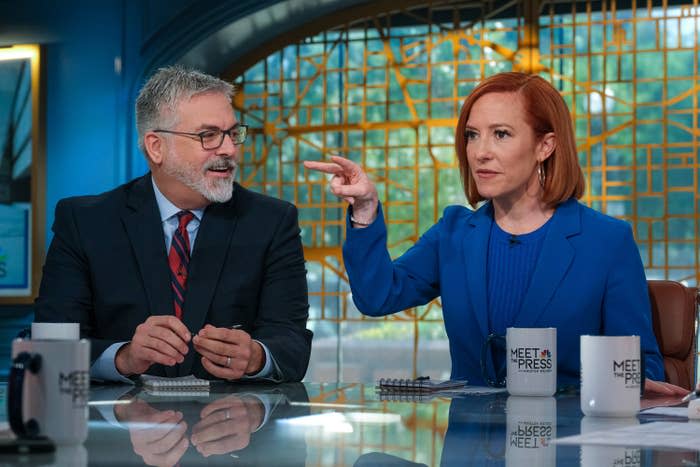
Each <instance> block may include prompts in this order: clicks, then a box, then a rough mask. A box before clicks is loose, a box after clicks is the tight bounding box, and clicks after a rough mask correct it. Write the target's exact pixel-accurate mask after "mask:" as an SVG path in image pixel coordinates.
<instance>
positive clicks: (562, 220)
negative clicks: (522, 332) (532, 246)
mask: <svg viewBox="0 0 700 467" xmlns="http://www.w3.org/2000/svg"><path fill="white" fill-rule="evenodd" d="M551 222H552V223H551V224H550V226H549V230H548V231H547V234H546V235H545V239H544V245H543V247H542V251H541V252H540V257H539V259H538V260H537V264H536V265H535V271H534V272H533V274H532V279H531V280H530V286H529V287H528V289H527V292H526V293H525V297H524V299H523V303H522V306H521V307H520V311H519V312H518V315H517V317H516V319H515V323H517V326H521V327H535V325H536V323H537V320H538V319H539V317H540V316H541V315H542V313H543V312H544V311H545V309H546V307H547V305H548V303H549V301H550V300H551V299H552V295H553V294H554V291H555V290H556V289H557V287H559V284H560V283H561V281H562V279H563V278H564V276H565V275H566V272H567V271H568V270H569V267H570V266H571V263H572V262H573V260H574V256H575V251H574V248H573V246H572V245H571V242H570V241H569V237H571V236H572V235H577V234H578V233H580V231H581V214H580V210H579V205H578V202H577V201H576V200H573V199H571V200H568V201H566V202H564V203H562V204H561V205H559V206H558V207H557V210H556V211H555V213H554V218H553V219H552V220H551Z"/></svg>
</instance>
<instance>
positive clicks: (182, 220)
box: [176, 211, 194, 230]
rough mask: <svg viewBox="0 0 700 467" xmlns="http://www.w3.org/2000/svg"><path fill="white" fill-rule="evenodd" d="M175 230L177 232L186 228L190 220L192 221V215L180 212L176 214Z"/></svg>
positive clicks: (187, 212)
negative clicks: (176, 229)
mask: <svg viewBox="0 0 700 467" xmlns="http://www.w3.org/2000/svg"><path fill="white" fill-rule="evenodd" d="M176 215H177V222H178V223H177V228H178V230H182V229H184V228H186V227H187V224H189V223H190V221H191V220H192V219H194V214H192V213H191V212H190V211H180V212H178V213H177V214H176Z"/></svg>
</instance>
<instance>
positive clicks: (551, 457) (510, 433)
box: [506, 396, 557, 467]
mask: <svg viewBox="0 0 700 467" xmlns="http://www.w3.org/2000/svg"><path fill="white" fill-rule="evenodd" d="M556 438H557V401H556V400H555V399H554V398H553V397H523V396H510V397H508V401H507V402H506V466H523V467H526V466H527V467H529V466H534V465H536V466H538V467H547V466H552V467H553V466H555V465H556V464H557V448H556V446H554V445H552V444H551V443H552V441H554V440H555V439H556Z"/></svg>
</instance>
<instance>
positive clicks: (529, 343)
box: [506, 328, 557, 396]
mask: <svg viewBox="0 0 700 467" xmlns="http://www.w3.org/2000/svg"><path fill="white" fill-rule="evenodd" d="M506 352H507V354H506V360H507V371H508V376H507V377H506V387H507V388H508V393H509V394H511V395H514V396H551V395H552V394H554V393H555V392H556V391H557V330H556V328H508V329H507V330H506Z"/></svg>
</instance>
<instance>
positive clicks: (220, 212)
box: [178, 185, 240, 375]
mask: <svg viewBox="0 0 700 467" xmlns="http://www.w3.org/2000/svg"><path fill="white" fill-rule="evenodd" d="M239 191H240V187H238V185H236V188H234V193H233V197H232V199H231V200H230V201H229V202H228V203H221V204H219V203H217V204H212V205H210V206H209V207H207V209H206V211H204V216H203V218H202V222H201V224H200V225H199V230H198V231H197V238H196V240H195V243H194V250H193V251H192V257H191V259H190V266H189V267H190V269H189V274H188V276H187V293H186V296H185V309H184V310H183V313H182V320H183V322H184V324H185V326H187V329H189V330H190V332H192V333H194V334H196V333H197V332H199V330H200V329H202V327H203V326H204V323H205V322H206V318H207V313H208V311H209V306H210V305H211V301H212V299H213V298H214V292H215V291H216V286H217V285H218V283H219V278H220V276H221V270H222V268H223V265H224V261H225V259H226V257H227V256H228V248H229V244H230V241H231V237H232V234H233V231H234V229H235V226H236V216H235V206H236V199H237V198H238V197H239V194H238V192H239ZM194 354H195V352H192V351H190V352H189V353H188V354H187V356H186V357H185V361H184V362H183V363H182V364H181V365H179V367H180V368H179V370H178V374H180V375H187V374H189V373H191V372H192V365H193V363H194V359H195V355H194Z"/></svg>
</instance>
